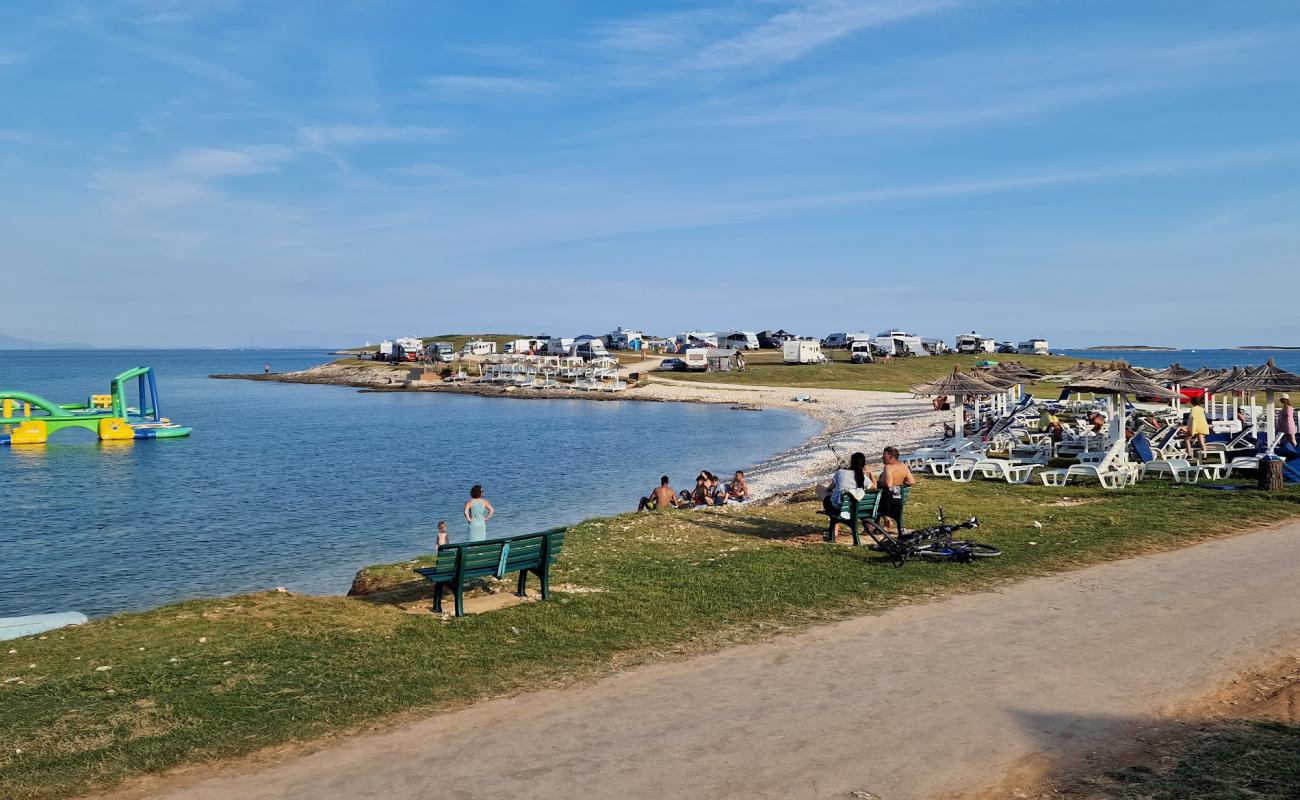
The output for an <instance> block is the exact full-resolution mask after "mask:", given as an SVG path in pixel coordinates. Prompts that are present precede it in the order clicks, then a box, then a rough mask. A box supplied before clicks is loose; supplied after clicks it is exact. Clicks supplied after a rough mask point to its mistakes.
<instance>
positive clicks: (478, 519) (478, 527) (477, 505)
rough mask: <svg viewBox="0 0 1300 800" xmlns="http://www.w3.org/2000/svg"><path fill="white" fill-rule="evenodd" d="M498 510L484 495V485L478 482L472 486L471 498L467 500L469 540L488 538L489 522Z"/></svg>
mask: <svg viewBox="0 0 1300 800" xmlns="http://www.w3.org/2000/svg"><path fill="white" fill-rule="evenodd" d="M496 513H497V510H496V509H495V508H493V507H492V504H491V503H489V502H488V501H487V498H486V497H484V496H483V487H482V486H480V485H478V484H477V483H476V484H474V485H473V486H472V487H470V490H469V500H467V501H465V521H466V522H468V523H469V540H470V541H471V542H481V541H483V540H484V539H486V538H487V522H488V520H490V519H492V516H493V515H494V514H496Z"/></svg>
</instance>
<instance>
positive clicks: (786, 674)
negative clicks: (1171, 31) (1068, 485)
mask: <svg viewBox="0 0 1300 800" xmlns="http://www.w3.org/2000/svg"><path fill="white" fill-rule="evenodd" d="M1298 545H1300V524H1293V525H1290V526H1287V527H1282V528H1278V529H1273V530H1266V531H1261V532H1256V533H1250V534H1245V535H1241V536H1238V537H1235V538H1232V539H1226V540H1221V541H1215V542H1210V543H1206V544H1202V545H1198V546H1196V547H1192V548H1188V549H1185V550H1180V551H1176V552H1170V553H1164V554H1160V555H1154V556H1149V557H1143V558H1138V559H1132V560H1128V561H1121V562H1115V563H1111V564H1106V565H1101V566H1097V567H1093V568H1089V569H1086V570H1082V571H1079V572H1076V573H1072V574H1068V575H1063V576H1054V577H1047V578H1040V579H1034V580H1031V581H1027V582H1025V583H1022V584H1018V585H1016V586H1014V587H1012V588H1010V589H1008V590H1006V591H1003V592H999V593H989V594H978V595H968V596H962V597H956V598H951V599H947V600H942V601H938V602H935V603H929V604H924V605H916V606H911V607H906V608H900V609H895V610H892V611H888V612H886V613H884V614H882V615H880V616H877V617H866V618H861V619H855V620H851V621H847V622H843V623H838V624H834V625H828V626H825V627H821V628H818V629H815V630H813V631H811V632H808V633H805V634H800V635H797V636H790V637H787V638H783V639H779V640H776V641H773V642H769V643H764V644H759V645H753V646H744V647H736V648H733V649H730V650H727V651H724V652H721V653H718V654H715V655H711V656H707V657H703V658H697V659H693V660H690V661H685V662H679V663H671V664H663V665H656V666H652V667H647V668H643V669H638V670H634V671H631V672H628V673H625V674H622V675H618V676H616V677H613V678H611V679H608V680H604V681H601V682H600V683H598V684H596V685H594V686H590V687H586V688H580V689H573V690H564V691H549V692H540V693H537V694H533V695H527V696H523V697H517V698H513V699H507V700H501V701H494V702H490V703H484V704H482V705H479V706H475V707H473V708H469V709H466V710H464V711H460V712H456V713H452V714H447V715H443V716H438V717H434V718H431V719H428V720H424V721H420V722H417V723H413V724H410V725H406V726H403V727H400V728H398V729H395V730H393V731H390V732H386V733H382V734H373V735H366V736H361V737H357V738H354V739H352V740H349V741H347V742H345V743H342V744H340V745H336V746H332V747H330V748H328V749H325V750H322V751H320V752H317V753H314V754H311V755H307V756H301V757H295V758H291V759H288V760H286V761H284V762H283V763H278V764H273V765H262V766H256V767H250V766H249V765H247V764H242V765H235V766H232V767H231V768H229V769H227V770H225V771H224V772H222V773H216V774H212V773H209V774H208V777H206V778H205V779H203V780H201V781H198V782H194V779H193V778H191V779H189V782H188V785H181V784H180V783H178V781H183V780H185V779H184V778H171V779H167V781H163V782H156V783H153V784H152V785H146V786H145V787H139V788H137V790H136V791H134V792H131V793H130V794H129V795H128V796H132V797H142V796H144V797H156V798H167V799H168V800H182V799H183V800H208V799H209V798H211V799H212V800H218V799H220V800H225V798H231V797H238V798H241V799H242V800H257V799H259V798H266V799H267V800H269V799H270V798H275V799H276V800H284V799H292V798H302V799H303V800H336V799H338V800H342V799H343V798H348V799H351V798H367V797H375V798H378V797H384V798H436V797H447V796H453V795H454V796H457V797H474V798H519V797H529V798H656V799H657V798H687V797H690V798H697V797H698V798H746V799H747V800H754V799H755V798H774V799H775V798H783V799H784V798H846V797H851V796H853V795H852V794H851V793H852V792H855V791H860V792H870V793H873V794H875V795H877V796H879V797H881V798H883V799H884V800H905V799H907V798H931V797H935V796H937V795H942V794H943V793H947V792H953V791H957V790H967V791H969V790H971V789H976V788H979V787H982V786H987V785H991V784H994V783H996V782H998V781H999V779H1001V778H1002V777H1004V775H1005V774H1006V773H1007V772H1008V771H1009V770H1013V769H1018V768H1024V767H1025V765H1026V764H1029V765H1033V764H1035V763H1044V764H1045V763H1048V762H1049V761H1051V760H1054V759H1057V758H1060V757H1065V756H1075V755H1077V754H1079V753H1081V752H1086V751H1087V750H1089V749H1091V748H1094V747H1097V746H1099V745H1101V744H1103V743H1105V742H1106V741H1107V740H1108V739H1111V738H1114V737H1117V736H1122V735H1123V733H1124V732H1125V731H1126V730H1128V729H1129V728H1130V726H1132V725H1133V724H1134V722H1135V721H1137V720H1139V719H1141V718H1143V717H1146V716H1149V715H1153V714H1160V713H1162V712H1166V711H1169V710H1170V709H1172V708H1174V707H1177V706H1178V705H1180V704H1182V703H1185V702H1187V701H1189V700H1191V699H1192V698H1195V697H1198V696H1200V695H1201V694H1203V693H1205V692H1207V691H1209V690H1210V689H1212V688H1214V686H1215V685H1216V684H1217V683H1218V682H1219V681H1221V680H1223V679H1224V678H1226V677H1229V676H1230V675H1231V674H1232V673H1234V672H1235V671H1236V670H1239V669H1244V668H1247V667H1248V666H1250V665H1252V664H1255V663H1258V662H1260V661H1261V660H1267V659H1270V658H1274V657H1277V656H1279V655H1282V654H1285V653H1287V652H1295V648H1296V647H1298V646H1300V591H1297V589H1296V575H1297V571H1300V567H1297V566H1296V561H1295V557H1294V555H1295V552H1296V548H1297V546H1298ZM954 568H955V569H960V568H961V567H956V566H955V567H954ZM450 789H454V791H449V790H450Z"/></svg>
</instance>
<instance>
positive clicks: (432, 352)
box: [424, 342, 455, 362]
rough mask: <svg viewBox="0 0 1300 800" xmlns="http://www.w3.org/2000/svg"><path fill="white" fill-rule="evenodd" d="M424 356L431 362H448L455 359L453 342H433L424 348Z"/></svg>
mask: <svg viewBox="0 0 1300 800" xmlns="http://www.w3.org/2000/svg"><path fill="white" fill-rule="evenodd" d="M424 355H425V356H426V357H427V358H428V359H429V360H430V361H442V362H447V361H451V360H452V359H453V358H455V351H454V350H453V349H452V347H451V342H433V343H431V344H427V345H425V346H424Z"/></svg>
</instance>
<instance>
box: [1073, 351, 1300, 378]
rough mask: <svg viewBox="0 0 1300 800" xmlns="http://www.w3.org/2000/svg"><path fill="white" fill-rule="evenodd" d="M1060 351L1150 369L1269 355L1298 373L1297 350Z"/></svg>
mask: <svg viewBox="0 0 1300 800" xmlns="http://www.w3.org/2000/svg"><path fill="white" fill-rule="evenodd" d="M1053 352H1055V351H1053ZM1060 352H1061V353H1062V354H1064V355H1067V356H1070V357H1072V358H1078V359H1081V360H1083V361H1110V360H1112V359H1123V360H1124V361H1127V362H1129V363H1130V364H1132V365H1133V366H1135V367H1150V368H1151V369H1164V368H1165V367H1167V366H1169V365H1170V364H1173V363H1174V362H1177V363H1179V364H1182V365H1183V366H1184V367H1187V368H1188V369H1201V368H1202V367H1210V368H1213V369H1223V368H1224V367H1234V366H1237V367H1244V366H1258V365H1259V364H1263V363H1265V362H1266V361H1268V360H1269V359H1270V358H1271V359H1273V360H1274V362H1276V363H1277V365H1278V366H1279V367H1281V368H1282V369H1285V370H1289V371H1291V372H1296V373H1300V350H1062V351H1060Z"/></svg>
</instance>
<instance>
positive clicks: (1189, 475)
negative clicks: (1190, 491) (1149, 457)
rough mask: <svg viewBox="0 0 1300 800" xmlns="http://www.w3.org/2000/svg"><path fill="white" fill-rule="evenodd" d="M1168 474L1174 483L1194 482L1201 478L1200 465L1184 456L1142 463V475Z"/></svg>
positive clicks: (1145, 476) (1144, 476)
mask: <svg viewBox="0 0 1300 800" xmlns="http://www.w3.org/2000/svg"><path fill="white" fill-rule="evenodd" d="M1155 475H1168V476H1169V477H1171V478H1173V479H1174V483H1196V482H1197V481H1198V480H1200V479H1201V467H1200V466H1199V465H1197V464H1193V463H1191V462H1190V461H1188V460H1187V459H1185V458H1162V459H1157V460H1155V461H1148V462H1147V463H1145V464H1143V465H1142V477H1143V478H1147V477H1150V476H1155Z"/></svg>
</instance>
